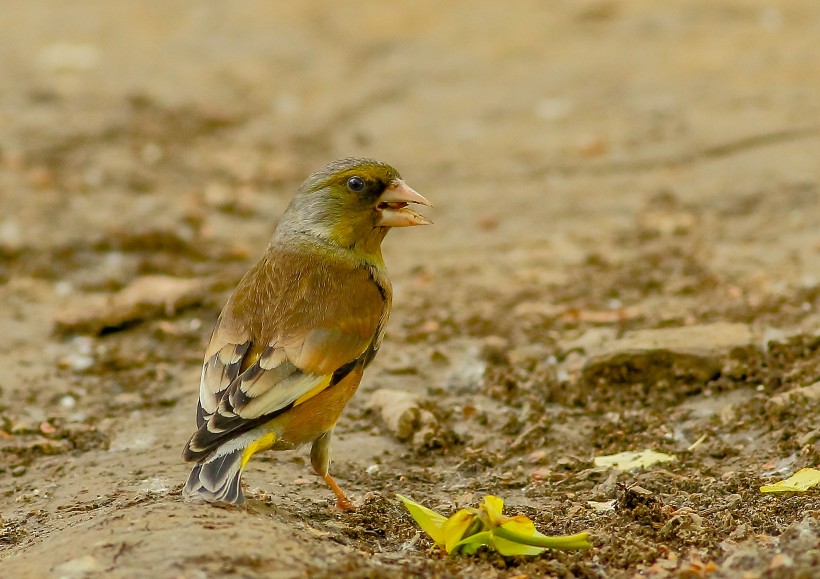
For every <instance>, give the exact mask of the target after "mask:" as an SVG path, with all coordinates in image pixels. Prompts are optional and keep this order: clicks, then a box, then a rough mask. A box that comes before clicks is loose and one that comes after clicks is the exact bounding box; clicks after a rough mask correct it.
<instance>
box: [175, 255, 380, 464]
mask: <svg viewBox="0 0 820 579" xmlns="http://www.w3.org/2000/svg"><path fill="white" fill-rule="evenodd" d="M264 265H265V263H264V260H263V262H261V263H260V264H257V266H256V267H255V269H252V270H251V271H250V272H249V273H248V274H247V275H246V276H245V278H243V280H242V282H240V285H239V286H238V287H237V290H236V291H235V292H234V295H233V296H232V297H231V299H230V300H229V301H228V303H227V304H226V306H225V308H224V310H223V311H222V314H221V315H220V318H219V320H218V321H217V326H216V328H215V329H214V334H213V336H212V337H211V342H210V344H209V346H208V348H207V350H206V359H205V362H204V364H203V369H202V378H201V383H200V396H199V397H200V400H199V410H198V413H197V426H198V430H197V432H196V433H195V434H194V435H193V436H192V437H191V440H190V441H189V442H188V445H187V446H186V449H185V453H184V456H185V458H186V459H187V460H200V459H201V458H203V457H205V456H207V455H209V454H211V453H212V452H213V451H214V450H215V449H217V448H218V447H219V446H220V445H222V444H223V443H225V442H227V441H229V440H232V439H233V438H236V437H237V436H239V435H241V434H242V433H244V432H247V431H248V430H251V429H252V428H255V427H256V426H258V425H260V424H264V423H265V422H268V421H270V420H272V419H273V418H274V417H275V416H276V415H278V414H279V413H281V412H284V411H286V410H288V409H289V408H292V407H293V406H294V405H298V404H302V403H304V402H305V401H307V400H309V399H311V398H312V397H313V396H316V395H317V394H319V393H320V392H322V391H323V390H324V389H326V388H328V387H329V386H332V385H333V384H335V383H336V382H338V380H337V379H336V377H338V376H339V375H346V374H347V373H349V372H350V371H351V370H352V368H353V367H354V366H355V364H356V363H358V362H361V363H366V362H369V360H370V359H371V358H372V355H373V353H375V349H377V348H378V342H380V341H381V335H382V333H383V326H384V322H385V320H386V317H387V312H388V310H389V305H390V302H389V288H388V289H387V290H385V289H384V288H383V287H382V286H381V285H380V284H379V283H377V282H376V281H375V280H374V279H373V277H372V273H370V272H369V271H368V270H364V269H362V268H358V269H356V268H354V269H350V268H349V267H348V268H347V270H342V271H339V269H340V268H336V269H333V268H324V269H323V268H309V269H304V268H303V269H301V270H299V269H298V268H296V270H295V271H296V272H297V273H298V275H296V276H295V278H293V279H290V280H289V279H287V278H288V272H291V273H292V271H291V270H293V268H290V269H289V268H288V267H285V266H283V265H282V264H281V263H268V266H269V267H268V269H264V267H263V266H264ZM274 274H278V275H274ZM263 275H264V279H260V277H261V276H263ZM249 284H251V286H252V287H254V288H255V289H254V291H249V290H247V288H246V287H245V286H248V285H249ZM253 284H256V285H253ZM295 287H298V288H299V291H298V292H295V293H293V288H295ZM329 287H330V288H334V289H333V291H332V293H333V295H338V296H339V297H338V298H337V299H328V297H327V294H328V288H329ZM291 294H293V295H291ZM284 295H287V297H288V299H282V298H281V297H280V298H279V299H276V297H277V296H284ZM237 296H238V297H237ZM306 312H311V313H312V315H308V314H307V313H306ZM248 316H250V317H248Z"/></svg>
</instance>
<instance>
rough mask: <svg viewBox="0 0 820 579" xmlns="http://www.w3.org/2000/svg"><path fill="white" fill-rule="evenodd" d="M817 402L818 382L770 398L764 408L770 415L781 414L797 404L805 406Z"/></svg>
mask: <svg viewBox="0 0 820 579" xmlns="http://www.w3.org/2000/svg"><path fill="white" fill-rule="evenodd" d="M818 400H820V382H815V383H814V384H812V385H811V386H803V387H800V388H792V389H791V390H787V391H786V392H781V393H780V394H777V395H776V396H772V397H771V398H770V399H769V402H768V404H767V405H766V407H767V410H768V411H769V412H770V413H772V414H781V413H783V412H786V411H788V410H789V409H790V408H794V407H795V406H797V405H799V404H807V403H810V402H816V401H818Z"/></svg>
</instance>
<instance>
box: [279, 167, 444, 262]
mask: <svg viewBox="0 0 820 579" xmlns="http://www.w3.org/2000/svg"><path fill="white" fill-rule="evenodd" d="M411 203H416V204H420V205H427V206H430V202H429V201H427V199H425V198H424V197H422V196H421V195H420V194H418V193H416V192H415V191H414V190H413V189H411V188H410V187H409V186H408V185H407V184H406V183H405V182H404V181H403V180H402V178H401V176H400V175H399V173H398V171H396V169H394V168H393V167H391V166H390V165H387V164H386V163H382V162H380V161H376V160H373V159H361V158H347V159H341V160H339V161H333V162H332V163H328V164H327V165H325V166H324V167H322V168H321V169H319V170H318V171H316V172H315V173H313V174H312V175H311V176H310V177H308V178H307V180H306V181H305V182H304V183H302V185H301V187H299V190H298V191H297V192H296V196H295V197H294V198H293V201H292V202H291V204H290V206H289V207H288V209H287V211H286V212H285V214H284V215H283V216H282V221H281V223H280V225H279V229H280V230H283V231H286V232H290V231H293V232H298V233H302V234H308V235H312V236H316V237H320V238H322V239H324V240H325V241H328V242H330V243H333V244H334V245H337V246H340V247H344V248H349V249H353V250H356V251H361V252H363V253H368V252H378V248H379V245H380V243H381V241H382V239H384V236H385V234H386V233H387V231H388V230H389V229H390V228H391V227H408V226H411V225H429V224H430V221H428V220H427V219H426V218H424V217H423V216H422V215H419V214H418V213H416V212H415V211H413V210H412V209H410V208H409V207H408V205H409V204H411Z"/></svg>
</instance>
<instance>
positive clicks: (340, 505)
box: [322, 474, 356, 512]
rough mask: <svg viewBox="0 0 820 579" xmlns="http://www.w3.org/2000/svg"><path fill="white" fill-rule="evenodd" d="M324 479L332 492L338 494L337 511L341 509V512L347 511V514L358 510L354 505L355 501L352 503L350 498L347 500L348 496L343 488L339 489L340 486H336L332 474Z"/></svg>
mask: <svg viewBox="0 0 820 579" xmlns="http://www.w3.org/2000/svg"><path fill="white" fill-rule="evenodd" d="M322 478H323V479H325V482H326V483H327V486H329V487H330V490H332V491H333V492H334V493H336V508H337V509H339V510H340V511H346V512H350V511H355V510H356V507H355V506H354V505H353V501H351V500H350V499H349V498H347V495H346V494H345V492H344V491H343V490H342V489H341V488H339V485H337V484H336V481H335V480H333V477H332V476H330V474H326V475H325V476H323V477H322Z"/></svg>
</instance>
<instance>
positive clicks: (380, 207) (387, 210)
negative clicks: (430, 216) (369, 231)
mask: <svg viewBox="0 0 820 579" xmlns="http://www.w3.org/2000/svg"><path fill="white" fill-rule="evenodd" d="M410 203H418V204H419V205H426V206H427V207H432V206H433V205H432V204H431V203H430V202H429V201H428V200H427V199H425V198H424V197H422V196H421V195H419V194H418V193H416V192H415V191H413V189H412V188H410V186H408V185H407V183H405V182H404V181H402V180H401V179H393V180H392V181H391V182H390V184H389V185H388V186H387V189H385V190H384V193H382V194H381V196H380V197H379V200H378V202H377V204H376V213H377V214H378V218H377V221H376V225H377V226H378V227H409V226H411V225H431V224H432V221H428V220H427V218H425V217H424V216H423V215H419V214H418V213H416V212H415V211H413V210H412V209H408V207H407V205H408V204H410Z"/></svg>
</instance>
